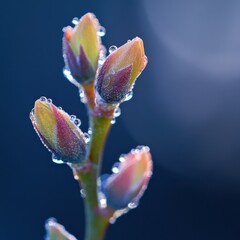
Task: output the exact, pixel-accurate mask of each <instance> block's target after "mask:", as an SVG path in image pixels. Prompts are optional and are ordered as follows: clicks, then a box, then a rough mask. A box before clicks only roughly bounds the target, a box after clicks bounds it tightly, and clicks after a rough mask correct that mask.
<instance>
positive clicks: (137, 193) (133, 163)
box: [30, 13, 152, 240]
mask: <svg viewBox="0 0 240 240" xmlns="http://www.w3.org/2000/svg"><path fill="white" fill-rule="evenodd" d="M74 23H75V26H74V27H73V28H72V27H70V26H67V27H66V28H64V30H63V31H64V36H63V57H64V62H65V67H64V73H65V76H66V77H67V78H68V79H69V80H70V81H71V82H72V83H73V84H75V85H76V86H77V87H78V88H79V90H80V97H82V102H83V103H87V106H88V110H89V117H90V120H91V121H90V122H91V126H90V127H92V129H91V128H90V131H89V134H90V136H89V135H88V134H86V133H83V132H82V130H81V129H80V123H81V121H80V120H79V119H77V118H76V116H75V115H68V114H67V113H66V112H65V111H64V110H63V109H62V108H61V107H56V106H55V105H54V104H53V103H52V100H51V99H47V98H45V97H41V98H40V99H38V100H37V101H36V102H35V105H34V108H33V110H32V111H31V113H30V119H31V121H32V124H33V127H34V129H35V130H36V132H37V134H38V136H39V137H40V139H41V141H42V143H43V144H44V146H46V147H47V149H48V150H49V151H50V152H51V153H52V155H53V161H54V162H56V163H68V164H69V165H70V166H71V167H72V168H73V172H74V175H75V179H77V180H78V181H79V182H80V183H81V185H82V186H90V187H92V188H95V189H84V191H85V190H86V192H87V193H86V194H88V193H89V192H90V193H91V192H93V193H96V192H97V190H98V197H99V199H100V200H99V205H97V207H96V206H94V207H96V208H97V210H100V211H99V212H100V213H99V214H100V215H101V213H103V212H104V210H106V211H105V212H107V213H108V214H102V215H103V216H104V217H106V216H107V217H109V219H112V218H114V217H116V216H119V215H121V214H122V213H124V212H126V211H128V210H129V209H132V208H134V207H136V206H137V204H138V202H139V199H140V198H141V196H142V195H143V193H144V191H145V189H146V188H147V185H148V182H149V179H150V177H151V174H152V157H151V154H150V152H149V148H148V147H145V146H143V147H138V148H136V149H134V150H132V151H131V152H130V153H128V154H126V155H122V156H121V157H120V159H119V160H120V162H119V163H117V164H115V165H114V167H113V169H112V170H113V174H112V175H109V176H108V177H107V178H105V179H103V178H99V179H100V180H98V176H99V175H98V172H99V169H100V168H101V166H99V165H100V164H101V155H102V151H103V146H104V142H105V138H106V136H107V133H108V130H109V128H110V123H114V122H115V117H118V116H119V115H120V113H121V112H120V108H119V104H120V103H122V102H123V101H126V100H128V99H130V98H131V97H132V89H133V87H134V84H135V81H136V79H137V78H138V76H139V75H140V74H141V72H142V71H143V70H144V68H145V67H146V64H147V57H146V56H145V52H144V46H143V41H142V39H141V38H139V37H136V38H134V39H132V40H129V41H127V43H125V44H124V45H122V46H120V47H119V48H116V47H115V46H112V47H110V51H109V55H108V56H107V57H106V56H105V55H106V51H105V50H104V49H105V47H104V46H103V45H102V43H101V36H103V35H104V34H103V27H101V26H100V24H99V22H98V20H97V18H96V17H95V16H94V15H93V14H92V13H87V14H85V15H84V16H83V17H82V18H81V19H80V20H78V19H77V20H76V19H75V20H74ZM104 134H105V135H104ZM93 139H94V140H93ZM89 141H90V143H89ZM95 145H96V146H95ZM93 157H96V159H97V160H96V159H94V160H93V159H92V158H93ZM84 181H85V182H84ZM87 181H89V182H90V183H89V182H87ZM97 183H98V184H97ZM97 188H98V189H97ZM86 194H85V195H86ZM90 196H93V197H96V194H90ZM86 201H89V199H88V195H87V197H86ZM90 201H91V202H93V203H96V204H98V201H97V199H95V201H94V200H93V201H92V200H90ZM95 210H96V209H95V208H94V209H91V210H89V211H93V212H92V213H91V216H93V215H94V214H96V212H94V211H95ZM87 212H88V211H87ZM90 222H91V221H90ZM99 226H101V224H100V225H99ZM47 231H48V239H49V240H55V239H64V240H75V238H74V237H73V236H72V235H70V234H68V233H67V232H66V231H65V229H64V228H63V226H61V225H59V224H57V223H56V222H54V221H50V222H48V224H47ZM91 239H92V238H91Z"/></svg>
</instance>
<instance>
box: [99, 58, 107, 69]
mask: <svg viewBox="0 0 240 240" xmlns="http://www.w3.org/2000/svg"><path fill="white" fill-rule="evenodd" d="M105 60H106V57H105V56H99V59H98V66H99V67H100V66H102V65H103V63H104V62H105Z"/></svg>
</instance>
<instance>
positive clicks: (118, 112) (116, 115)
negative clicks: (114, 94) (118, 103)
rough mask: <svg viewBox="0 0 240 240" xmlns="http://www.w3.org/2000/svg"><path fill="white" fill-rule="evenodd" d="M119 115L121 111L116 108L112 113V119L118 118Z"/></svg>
mask: <svg viewBox="0 0 240 240" xmlns="http://www.w3.org/2000/svg"><path fill="white" fill-rule="evenodd" d="M120 115H121V109H120V107H118V108H117V109H116V110H115V112H114V117H119V116H120Z"/></svg>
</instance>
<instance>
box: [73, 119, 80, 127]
mask: <svg viewBox="0 0 240 240" xmlns="http://www.w3.org/2000/svg"><path fill="white" fill-rule="evenodd" d="M74 124H75V125H76V126H77V127H80V125H81V120H80V119H78V118H76V119H75V120H74Z"/></svg>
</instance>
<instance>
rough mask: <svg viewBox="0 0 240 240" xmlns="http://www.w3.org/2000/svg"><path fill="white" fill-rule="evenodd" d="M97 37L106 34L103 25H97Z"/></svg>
mask: <svg viewBox="0 0 240 240" xmlns="http://www.w3.org/2000/svg"><path fill="white" fill-rule="evenodd" d="M97 34H98V36H99V37H103V36H105V34H106V29H105V27H103V26H99V29H98V32H97Z"/></svg>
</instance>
